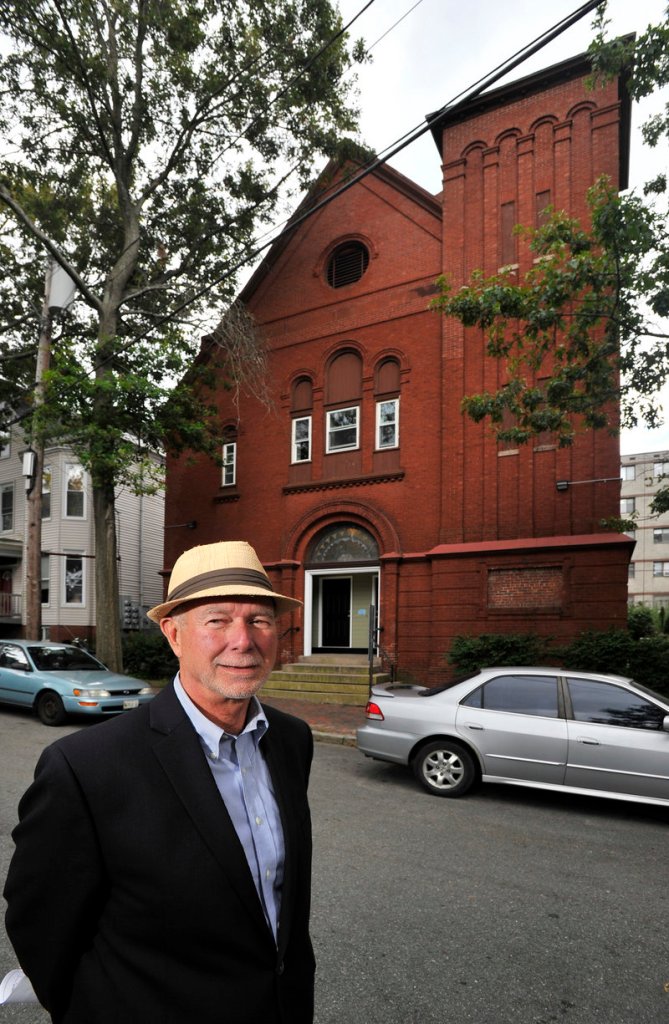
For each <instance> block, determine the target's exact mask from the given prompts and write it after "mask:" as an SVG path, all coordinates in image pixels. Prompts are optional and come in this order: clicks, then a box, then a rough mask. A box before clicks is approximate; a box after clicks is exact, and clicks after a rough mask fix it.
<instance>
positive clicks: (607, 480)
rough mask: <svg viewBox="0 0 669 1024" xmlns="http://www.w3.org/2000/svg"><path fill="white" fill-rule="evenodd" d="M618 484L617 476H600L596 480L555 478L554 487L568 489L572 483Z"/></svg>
mask: <svg viewBox="0 0 669 1024" xmlns="http://www.w3.org/2000/svg"><path fill="white" fill-rule="evenodd" d="M614 483H615V484H619V483H620V477H619V476H602V477H599V479H597V480H556V481H555V489H556V490H557V491H568V490H569V488H570V487H573V486H574V484H614Z"/></svg>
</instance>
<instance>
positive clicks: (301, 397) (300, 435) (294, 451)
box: [290, 377, 313, 463]
mask: <svg viewBox="0 0 669 1024" xmlns="http://www.w3.org/2000/svg"><path fill="white" fill-rule="evenodd" d="M312 406H313V385H312V382H311V380H310V378H309V377H298V379H297V380H296V381H295V382H294V383H293V387H292V391H291V396H290V409H291V412H292V422H291V456H290V461H291V462H293V463H296V462H311V409H312Z"/></svg>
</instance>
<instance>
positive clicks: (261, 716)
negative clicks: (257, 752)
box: [174, 672, 269, 750]
mask: <svg viewBox="0 0 669 1024" xmlns="http://www.w3.org/2000/svg"><path fill="white" fill-rule="evenodd" d="M174 692H175V693H176V695H177V697H178V699H179V703H180V704H181V706H182V708H183V709H184V711H185V712H186V714H187V716H188V718H189V719H190V721H191V722H192V725H193V728H194V729H195V731H196V733H197V734H198V736H199V737H200V739H201V740H202V742H203V743H204V744H205V746H206V747H207V749H208V750H218V749H219V745H220V742H221V740H223V739H237V736H235V735H233V734H232V733H228V732H226V731H225V729H222V728H221V726H220V725H216V723H215V722H212V721H211V719H209V718H207V716H206V715H203V714H202V712H201V711H200V709H199V708H198V707H196V705H195V704H194V703H193V701H192V700H191V699H190V697H189V696H188V694H187V693H186V691H185V690H184V688H183V684H182V682H181V679H180V678H179V673H178V672H177V674H176V677H175V679H174ZM268 729H269V722H268V721H267V715H266V714H265V712H264V710H263V707H262V704H261V703H260V701H259V700H258V698H257V697H252V698H251V703H250V704H249V710H248V715H247V716H246V725H245V726H244V728H243V729H242V731H241V732H240V734H239V735H240V736H244V735H245V734H247V733H250V734H251V735H252V738H253V741H254V744H255V746H257V745H258V743H259V742H260V740H261V739H262V737H263V736H264V735H265V733H266V732H267V730H268Z"/></svg>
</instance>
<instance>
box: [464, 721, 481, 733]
mask: <svg viewBox="0 0 669 1024" xmlns="http://www.w3.org/2000/svg"><path fill="white" fill-rule="evenodd" d="M467 728H468V729H480V730H481V732H483V726H482V725H472V724H471V722H467Z"/></svg>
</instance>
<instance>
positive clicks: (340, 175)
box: [238, 158, 442, 304]
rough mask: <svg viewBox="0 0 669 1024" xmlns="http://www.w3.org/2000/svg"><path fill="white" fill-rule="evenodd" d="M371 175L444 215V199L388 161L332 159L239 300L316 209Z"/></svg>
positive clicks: (243, 299) (263, 275) (246, 295)
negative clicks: (397, 169)
mask: <svg viewBox="0 0 669 1024" xmlns="http://www.w3.org/2000/svg"><path fill="white" fill-rule="evenodd" d="M370 175H371V176H373V177H375V178H377V179H378V180H379V181H382V182H383V183H384V184H386V185H389V186H390V187H391V188H393V189H395V190H396V191H397V192H400V193H401V194H402V195H404V196H406V197H407V198H408V199H409V200H411V202H414V203H417V204H418V205H419V206H421V207H422V208H423V209H424V210H426V211H427V212H428V213H430V214H432V215H433V216H434V217H435V218H437V219H441V215H442V209H441V201H440V199H439V198H438V197H435V196H433V195H432V194H431V193H430V192H428V191H427V190H426V189H424V188H422V187H421V186H420V185H418V184H416V182H415V181H412V180H411V179H410V178H407V177H406V176H405V175H404V174H401V173H400V172H399V171H396V170H394V169H393V168H392V167H389V166H388V165H387V164H384V163H381V164H376V163H375V158H372V159H370V161H368V163H367V164H363V163H359V162H357V161H353V160H350V159H349V160H347V161H346V162H345V163H344V164H342V163H341V162H340V161H338V160H330V161H329V162H328V164H327V165H326V166H325V167H324V169H323V170H322V171H321V173H320V174H319V176H318V178H317V179H316V181H315V182H314V184H313V185H312V186H311V188H310V189H309V191H308V192H307V194H306V195H305V197H304V198H303V199H302V201H301V203H300V204H299V206H298V207H297V209H296V210H295V212H294V214H293V215H292V217H291V218H290V220H289V221H288V223H287V225H286V227H285V228H284V229H283V231H282V232H281V234H280V235H279V237H278V238H277V239H276V240H275V242H274V243H273V244H272V245H271V247H270V248H269V250H268V252H267V254H266V256H265V257H264V258H263V260H262V262H261V263H260V264H259V265H258V266H257V267H256V269H255V271H254V272H253V274H252V275H251V277H250V278H249V280H248V281H247V283H246V284H245V285H244V287H243V288H242V290H241V292H240V293H239V296H238V298H239V300H240V301H241V302H243V303H245V304H246V303H248V301H249V299H250V298H251V296H252V295H253V293H254V292H255V290H256V289H257V288H258V286H259V285H260V284H261V282H262V281H264V279H265V278H266V277H267V275H268V274H269V273H270V271H271V269H272V267H273V266H274V265H275V263H276V262H277V261H278V259H279V257H280V256H281V254H282V253H283V251H284V250H285V248H286V246H287V244H288V242H289V240H290V239H291V238H292V236H293V235H294V233H295V232H296V231H297V229H298V228H299V227H300V225H301V224H302V223H303V222H304V221H305V220H306V219H307V218H308V217H309V216H311V215H312V213H316V212H317V211H318V210H320V209H322V208H323V207H324V206H326V205H327V204H328V203H331V202H335V201H336V200H337V199H338V198H339V197H340V196H341V195H342V194H344V193H345V192H347V191H348V189H349V188H353V187H354V186H355V185H357V184H358V183H359V182H361V181H363V180H364V179H365V178H366V177H368V176H370Z"/></svg>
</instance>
